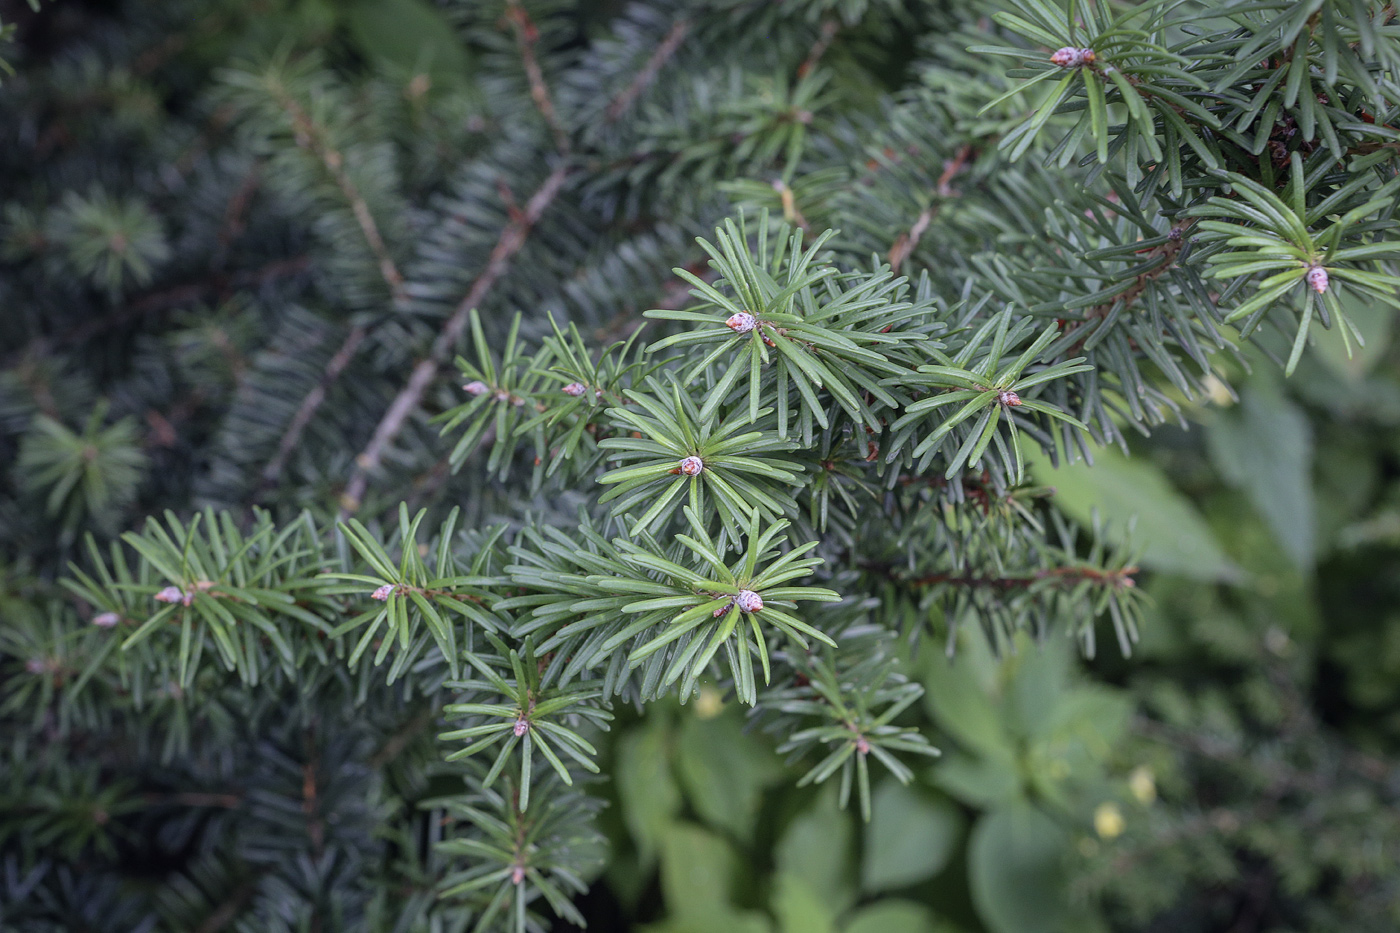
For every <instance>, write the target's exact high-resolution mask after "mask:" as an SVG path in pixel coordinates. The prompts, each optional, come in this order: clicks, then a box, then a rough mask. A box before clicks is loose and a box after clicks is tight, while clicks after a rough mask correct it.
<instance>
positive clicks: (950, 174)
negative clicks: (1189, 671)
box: [890, 143, 973, 269]
mask: <svg viewBox="0 0 1400 933" xmlns="http://www.w3.org/2000/svg"><path fill="white" fill-rule="evenodd" d="M972 156H973V149H972V144H971V143H964V144H963V145H962V147H961V148H959V149H958V152H957V155H955V156H953V158H951V159H949V160H948V161H946V162H944V163H943V173H942V174H941V175H939V176H938V184H937V188H936V190H937V193H938V196H939V197H940V198H952V197H956V196H957V192H956V191H954V190H953V187H952V184H951V182H952V181H953V178H954V177H955V176H956V175H957V174H958V172H961V171H962V170H963V168H964V167H966V165H967V163H968V161H969V160H970V159H971V158H972ZM941 203H942V202H941V201H939V202H935V203H933V204H930V205H929V206H928V207H926V208H924V209H923V210H922V211H920V212H919V216H918V217H917V218H916V219H915V220H914V225H913V226H912V227H910V228H909V232H908V233H901V234H900V235H899V239H897V240H895V241H894V245H893V246H891V247H890V268H892V269H898V268H899V267H900V266H901V265H902V264H903V263H904V260H906V259H908V258H909V256H910V254H911V253H913V252H914V248H915V247H916V246H918V245H919V238H920V237H922V236H923V235H924V232H925V231H926V230H928V225H929V224H930V223H932V222H933V218H934V216H935V215H936V214H937V213H938V208H939V206H940V204H941Z"/></svg>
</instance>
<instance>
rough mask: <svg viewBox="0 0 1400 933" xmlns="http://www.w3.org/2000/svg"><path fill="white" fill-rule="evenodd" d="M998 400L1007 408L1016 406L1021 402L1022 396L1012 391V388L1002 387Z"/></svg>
mask: <svg viewBox="0 0 1400 933" xmlns="http://www.w3.org/2000/svg"><path fill="white" fill-rule="evenodd" d="M997 401H999V402H1001V403H1002V404H1003V405H1005V406H1006V407H1007V408H1015V407H1016V406H1018V405H1020V404H1021V396H1019V395H1017V394H1016V393H1015V392H1012V391H1011V390H1010V389H1002V390H1001V391H1000V392H998V393H997Z"/></svg>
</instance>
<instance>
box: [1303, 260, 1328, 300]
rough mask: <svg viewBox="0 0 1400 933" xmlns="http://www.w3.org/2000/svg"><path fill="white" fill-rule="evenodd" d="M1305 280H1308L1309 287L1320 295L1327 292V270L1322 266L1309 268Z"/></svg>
mask: <svg viewBox="0 0 1400 933" xmlns="http://www.w3.org/2000/svg"><path fill="white" fill-rule="evenodd" d="M1304 278H1306V279H1307V282H1308V287H1309V288H1311V289H1312V290H1313V291H1315V292H1317V293H1318V294H1319V295H1321V294H1322V293H1323V292H1325V291H1327V285H1328V279H1327V270H1326V269H1324V268H1322V267H1321V266H1309V267H1308V274H1307V275H1306V276H1304Z"/></svg>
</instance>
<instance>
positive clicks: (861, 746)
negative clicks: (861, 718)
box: [856, 735, 870, 755]
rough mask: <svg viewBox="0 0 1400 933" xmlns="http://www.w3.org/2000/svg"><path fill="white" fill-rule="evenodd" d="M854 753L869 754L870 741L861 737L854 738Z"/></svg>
mask: <svg viewBox="0 0 1400 933" xmlns="http://www.w3.org/2000/svg"><path fill="white" fill-rule="evenodd" d="M856 751H858V752H860V753H861V754H862V755H869V754H870V740H869V739H867V738H866V737H865V736H863V735H858V736H856Z"/></svg>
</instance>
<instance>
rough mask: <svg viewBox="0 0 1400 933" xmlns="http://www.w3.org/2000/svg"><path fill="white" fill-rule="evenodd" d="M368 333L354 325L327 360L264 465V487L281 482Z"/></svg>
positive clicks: (363, 328) (361, 326)
mask: <svg viewBox="0 0 1400 933" xmlns="http://www.w3.org/2000/svg"><path fill="white" fill-rule="evenodd" d="M365 333H366V331H365V327H364V325H362V324H357V325H355V326H354V327H352V328H350V333H348V334H346V336H345V342H344V343H342V344H341V345H340V349H338V350H336V351H335V354H334V355H333V356H332V357H331V358H330V361H329V362H328V363H326V368H325V371H324V372H322V373H321V378H320V380H318V381H317V383H316V385H315V387H313V388H312V390H311V391H310V392H308V393H306V398H304V399H302V400H301V405H299V406H298V407H297V413H296V414H295V415H293V416H292V420H291V421H290V422H288V424H287V430H286V431H284V432H283V433H282V439H281V441H279V442H278V444H277V453H276V454H274V455H273V457H272V459H271V460H270V461H268V464H267V466H265V467H263V471H262V480H263V486H264V488H267V487H270V486H272V485H273V484H275V483H276V482H277V477H278V476H280V475H281V474H282V468H283V467H285V466H286V465H287V458H288V457H290V456H291V455H292V451H293V450H295V449H296V446H297V444H299V443H300V442H301V435H302V432H303V431H305V430H306V426H307V425H308V424H310V423H311V418H312V417H313V416H314V415H315V414H316V410H317V409H318V408H320V407H321V403H322V402H324V401H325V400H326V393H327V392H328V391H329V390H330V387H331V385H332V384H333V383H334V382H335V380H336V379H338V378H339V377H340V374H341V372H343V371H344V369H345V367H346V366H348V365H349V363H350V360H351V358H352V357H353V356H354V355H355V351H356V350H358V349H359V348H360V344H361V343H363V342H364V339H365Z"/></svg>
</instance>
